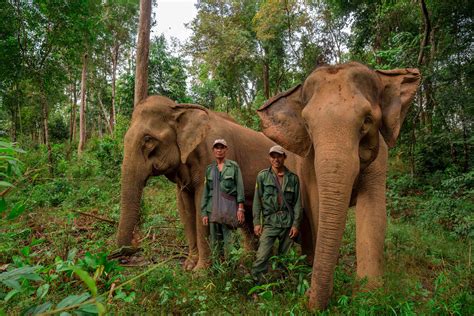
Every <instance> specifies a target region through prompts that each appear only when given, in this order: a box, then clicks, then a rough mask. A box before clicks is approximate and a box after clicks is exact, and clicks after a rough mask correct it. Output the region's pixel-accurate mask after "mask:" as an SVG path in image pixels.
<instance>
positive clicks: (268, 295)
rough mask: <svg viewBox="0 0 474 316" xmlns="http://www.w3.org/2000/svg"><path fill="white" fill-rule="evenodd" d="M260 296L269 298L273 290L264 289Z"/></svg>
mask: <svg viewBox="0 0 474 316" xmlns="http://www.w3.org/2000/svg"><path fill="white" fill-rule="evenodd" d="M260 296H261V297H263V298H264V299H266V300H270V299H271V298H272V297H273V292H272V291H265V292H263V293H261V294H260Z"/></svg>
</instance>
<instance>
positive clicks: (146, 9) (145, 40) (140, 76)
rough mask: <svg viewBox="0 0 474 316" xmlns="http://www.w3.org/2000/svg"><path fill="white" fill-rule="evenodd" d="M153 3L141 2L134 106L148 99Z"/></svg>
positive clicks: (149, 1)
mask: <svg viewBox="0 0 474 316" xmlns="http://www.w3.org/2000/svg"><path fill="white" fill-rule="evenodd" d="M151 2H152V1H151V0H140V20H139V23H138V43H137V54H136V56H137V57H136V58H137V61H136V69H135V98H134V106H136V105H137V104H138V103H139V102H140V101H141V100H143V99H145V98H146V96H147V91H148V55H149V49H150V26H151Z"/></svg>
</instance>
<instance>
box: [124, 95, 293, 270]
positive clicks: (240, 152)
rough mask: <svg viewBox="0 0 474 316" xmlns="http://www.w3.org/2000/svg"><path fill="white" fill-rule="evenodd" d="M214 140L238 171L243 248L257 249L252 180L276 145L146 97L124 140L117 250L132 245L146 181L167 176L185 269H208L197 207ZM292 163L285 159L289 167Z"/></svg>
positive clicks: (222, 118) (226, 120) (214, 117)
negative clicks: (172, 191) (219, 141)
mask: <svg viewBox="0 0 474 316" xmlns="http://www.w3.org/2000/svg"><path fill="white" fill-rule="evenodd" d="M217 138H224V139H226V140H227V143H228V145H229V151H228V153H227V157H228V158H229V159H232V160H234V161H237V163H238V164H239V165H240V167H241V171H242V176H243V179H244V188H245V210H246V223H247V224H246V225H245V227H244V229H243V231H244V236H245V237H246V246H247V247H254V246H255V245H254V244H255V240H254V238H253V227H252V214H251V210H252V207H251V203H252V198H253V192H254V188H255V179H256V176H257V173H258V172H259V171H260V170H261V169H263V168H265V167H268V158H267V157H268V150H269V148H270V147H271V146H273V145H275V143H274V142H272V141H271V140H270V139H268V138H267V137H266V136H264V135H263V134H262V133H258V132H255V131H253V130H251V129H248V128H245V127H242V126H240V125H238V124H237V123H236V122H235V121H234V120H233V119H231V118H230V117H229V116H227V115H225V114H223V113H217V112H213V111H210V110H207V109H206V108H204V107H202V106H199V105H195V104H176V103H175V102H173V101H172V100H170V99H168V98H165V97H162V96H150V97H148V98H147V99H146V100H144V101H143V102H142V103H140V104H139V105H138V106H137V107H136V109H135V111H134V112H133V117H132V122H131V125H130V128H129V129H128V131H127V133H126V135H125V140H124V158H123V164H122V182H121V201H120V206H121V211H120V222H119V228H118V235H117V243H118V245H119V246H130V245H131V243H132V236H133V230H134V229H135V226H136V225H137V222H138V219H139V208H140V199H141V196H142V193H143V188H144V186H145V184H146V181H147V179H148V178H149V177H150V176H158V175H165V176H166V177H167V178H168V179H169V180H170V181H172V182H174V183H176V192H177V202H178V210H179V214H180V217H181V220H182V222H183V224H184V231H185V235H186V239H187V241H188V245H189V254H188V257H187V259H186V261H185V263H184V267H185V269H193V268H194V269H200V268H205V267H207V266H208V264H209V259H210V258H209V256H210V250H209V245H208V243H207V240H206V237H207V235H208V230H207V227H205V226H203V225H202V221H201V215H200V202H201V195H202V190H203V188H204V173H205V170H206V166H207V165H208V164H209V163H211V161H212V160H213V155H212V142H213V141H214V140H215V139H217ZM292 156H293V155H292ZM293 159H294V158H293V157H289V162H288V163H289V164H290V165H291V164H292V163H293V164H294V160H293Z"/></svg>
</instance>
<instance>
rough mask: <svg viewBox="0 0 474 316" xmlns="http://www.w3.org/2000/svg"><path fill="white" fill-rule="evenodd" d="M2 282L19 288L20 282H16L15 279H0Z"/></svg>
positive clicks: (10, 286)
mask: <svg viewBox="0 0 474 316" xmlns="http://www.w3.org/2000/svg"><path fill="white" fill-rule="evenodd" d="M2 283H3V284H5V285H6V286H7V287H9V288H12V289H15V290H20V289H21V285H20V283H18V281H17V280H13V279H8V280H4V281H2Z"/></svg>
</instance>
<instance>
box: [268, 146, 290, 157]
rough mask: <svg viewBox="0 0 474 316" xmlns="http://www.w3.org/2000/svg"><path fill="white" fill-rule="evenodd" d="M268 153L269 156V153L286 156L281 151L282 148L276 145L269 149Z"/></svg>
mask: <svg viewBox="0 0 474 316" xmlns="http://www.w3.org/2000/svg"><path fill="white" fill-rule="evenodd" d="M268 153H269V154H271V153H277V154H280V155H285V156H286V153H285V150H284V149H283V147H281V146H278V145H275V146H273V147H272V148H270V151H269V152H268Z"/></svg>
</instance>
